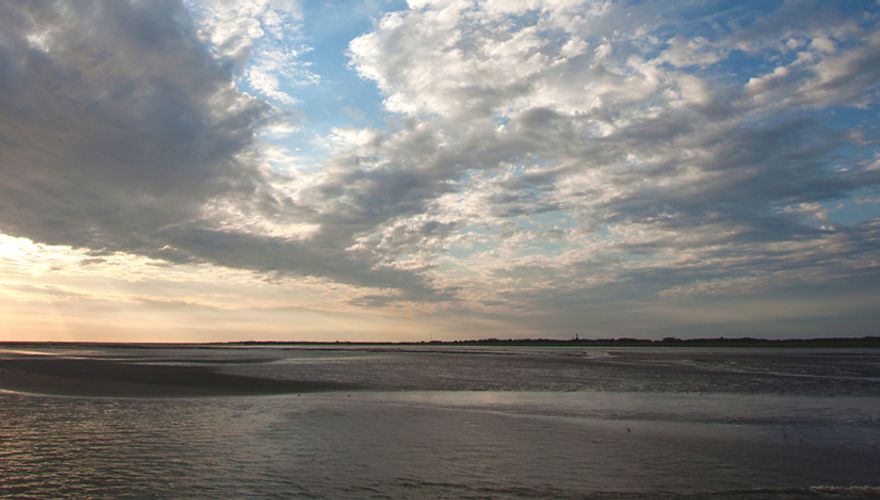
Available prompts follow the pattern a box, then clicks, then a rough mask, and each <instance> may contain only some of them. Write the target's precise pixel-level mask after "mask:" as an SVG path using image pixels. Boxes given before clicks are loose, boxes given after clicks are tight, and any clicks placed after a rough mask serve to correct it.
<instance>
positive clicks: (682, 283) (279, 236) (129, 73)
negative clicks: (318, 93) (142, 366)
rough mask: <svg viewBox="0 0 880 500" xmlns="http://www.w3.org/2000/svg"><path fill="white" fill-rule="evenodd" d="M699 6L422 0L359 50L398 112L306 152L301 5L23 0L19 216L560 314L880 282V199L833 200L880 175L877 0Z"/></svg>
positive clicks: (0, 151) (10, 125)
mask: <svg viewBox="0 0 880 500" xmlns="http://www.w3.org/2000/svg"><path fill="white" fill-rule="evenodd" d="M762 5H763V4H762ZM698 7H699V8H695V6H694V5H687V4H682V5H679V4H645V3H640V2H588V1H578V0H558V1H550V0H547V1H539V0H526V1H516V2H511V1H508V2H495V1H490V2H470V1H455V2H430V1H419V2H410V3H409V4H408V6H407V8H405V9H402V10H400V11H396V12H390V13H387V14H385V15H384V16H383V17H382V18H381V19H378V20H377V21H376V23H375V24H374V25H373V27H372V29H371V31H370V32H368V33H365V34H363V35H361V36H359V37H357V38H355V39H354V40H352V41H351V43H350V44H349V46H348V52H347V56H348V60H349V68H350V69H351V70H352V71H354V72H356V73H357V74H358V75H359V76H360V77H361V78H362V79H364V80H365V81H367V82H369V83H371V84H374V85H375V86H376V87H377V88H378V89H379V91H380V92H381V94H382V99H383V103H384V106H385V110H386V111H387V116H386V121H385V124H384V126H378V125H376V124H373V125H372V126H370V127H352V126H349V125H347V124H344V123H333V124H332V125H331V126H330V127H327V130H329V132H328V133H322V135H320V136H319V137H318V139H317V140H316V142H317V143H319V144H320V145H322V146H324V149H326V150H327V152H328V153H327V154H328V156H327V158H326V159H325V160H324V161H322V162H320V163H318V164H313V165H303V164H301V163H300V161H301V160H300V159H298V158H297V157H295V156H294V155H293V154H291V153H290V152H289V151H290V150H289V149H286V147H287V146H290V143H285V144H283V145H282V144H280V142H279V140H278V137H277V136H279V135H281V136H283V135H284V134H283V131H284V130H294V128H292V125H291V126H288V127H286V128H285V127H281V126H279V123H282V124H283V120H282V121H281V122H279V119H278V117H279V115H278V113H279V110H281V111H282V112H283V113H288V114H289V115H290V116H293V117H296V119H297V123H296V124H295V126H296V127H301V128H308V125H309V124H308V122H307V118H304V117H302V116H300V115H299V114H297V112H296V110H295V109H294V108H295V106H296V105H297V102H298V100H297V98H296V92H295V89H296V88H297V86H301V85H320V84H321V82H322V81H323V80H322V78H321V77H320V76H319V75H317V74H315V73H313V72H312V67H311V66H309V64H308V58H309V57H311V56H310V55H309V54H310V52H309V50H310V46H309V43H308V40H304V39H303V38H302V35H301V33H300V31H301V26H302V25H303V23H306V22H308V21H309V20H308V19H307V18H306V17H305V16H304V15H303V13H302V9H301V7H300V5H299V3H298V2H284V3H277V2H270V1H264V0H259V1H257V0H254V1H250V2H244V3H241V2H213V3H204V4H201V3H200V4H193V5H190V10H192V11H194V14H193V15H192V16H191V14H190V10H187V9H186V8H185V7H184V6H183V5H181V4H179V3H177V2H172V1H170V0H168V1H164V2H150V3H143V2H132V3H128V2H98V1H94V2H83V3H77V4H75V5H73V6H69V5H68V6H63V5H61V6H59V5H57V4H50V3H42V2H21V3H9V4H4V5H3V6H2V7H0V65H2V67H3V68H5V70H4V72H3V73H2V74H0V91H2V92H0V145H2V148H0V169H2V173H3V175H4V179H9V180H8V181H6V180H4V182H3V184H2V185H0V230H3V231H4V232H6V233H9V234H14V235H19V236H26V237H28V238H31V239H34V240H36V241H41V242H48V243H55V244H64V245H72V246H75V247H81V248H86V249H89V250H90V251H91V252H92V253H93V254H95V256H101V255H103V254H108V253H112V252H115V251H121V252H128V253H133V254H138V255H144V256H148V257H152V258H157V259H164V260H166V261H168V262H175V263H181V262H209V263H213V264H217V265H222V266H228V267H231V268H240V269H248V270H253V271H257V272H259V273H263V274H265V275H266V276H273V275H275V274H281V275H285V276H287V275H296V276H302V275H306V276H318V277H321V278H323V279H326V280H329V281H335V282H339V283H346V284H351V285H355V286H360V287H367V288H371V289H373V291H374V292H375V294H372V292H370V294H369V295H364V294H361V295H359V296H358V300H359V301H360V303H361V304H364V305H376V304H380V303H381V304H384V305H387V303H388V302H393V301H409V302H419V301H422V302H433V303H435V304H439V305H437V307H448V308H452V309H456V310H458V311H460V312H461V311H465V312H469V313H473V314H487V315H495V314H497V315H507V316H506V317H519V316H517V315H518V314H519V313H518V312H517V311H520V312H521V311H529V312H536V311H537V312H539V313H540V315H541V317H542V318H544V319H545V320H546V321H547V322H548V323H547V328H551V329H552V328H553V325H557V326H558V327H559V331H562V329H564V328H570V327H571V325H572V324H574V322H575V320H576V319H583V318H584V315H585V314H586V312H585V311H586V310H589V311H593V312H597V309H596V308H598V307H602V308H605V311H604V312H602V314H608V315H610V314H611V313H610V311H612V310H617V311H618V312H619V313H621V314H624V313H625V310H626V307H629V306H632V305H633V304H635V303H638V302H639V301H648V302H650V301H661V302H662V301H668V300H682V298H684V297H691V298H694V297H696V298H700V297H704V296H705V297H708V296H721V295H725V294H727V295H736V294H737V293H741V291H743V290H755V291H757V292H755V293H759V292H760V293H766V294H772V293H775V292H774V290H781V291H780V292H779V293H788V292H785V290H790V289H791V288H792V287H797V286H798V285H799V284H802V285H803V286H806V287H818V286H820V285H821V284H823V283H825V284H827V283H848V282H850V283H855V282H858V285H857V287H856V288H858V287H867V285H865V284H864V282H862V281H859V280H858V279H859V278H860V277H864V276H874V275H875V274H876V267H877V266H876V262H877V259H878V247H880V246H878V242H880V234H878V232H877V222H876V220H873V219H870V218H867V219H864V220H859V221H857V222H855V223H851V224H849V225H845V224H841V223H839V222H836V221H835V215H834V210H832V209H831V208H830V205H831V204H832V203H838V202H841V201H847V200H851V199H872V198H871V197H872V196H875V195H876V192H877V190H878V189H880V170H878V169H877V168H876V161H877V158H878V154H880V153H878V152H877V144H878V139H880V137H878V135H877V130H876V127H874V126H873V125H871V117H872V116H873V115H872V114H871V113H874V112H875V111H876V108H877V106H878V97H880V95H878V83H880V73H878V72H877V70H876V69H875V68H877V67H880V64H876V63H877V62H878V61H877V58H878V54H880V38H878V36H877V32H878V31H877V23H878V19H880V16H878V13H877V12H876V8H875V7H873V6H866V7H864V9H862V8H861V7H858V8H848V9H838V8H837V7H836V6H834V5H831V4H827V3H814V4H810V3H804V2H784V3H782V4H780V5H778V6H771V7H767V6H762V7H761V8H758V7H759V6H757V5H746V6H739V7H735V8H732V9H729V10H723V9H720V8H716V7H717V6H713V5H708V6H706V5H703V4H702V3H700V5H699V6H698ZM860 9H861V10H864V11H865V12H862V11H861V10H860ZM86 27H89V29H85V28H86ZM243 89H244V90H243ZM245 90H246V91H245ZM866 124H867V125H866ZM261 128H262V135H260V134H259V133H258V131H259V130H260V129H261ZM301 128H296V130H301ZM273 130H274V131H275V132H279V131H281V132H279V133H277V134H275V135H273V133H274V132H273ZM259 137H264V138H265V137H269V138H270V139H271V141H263V140H260V139H259ZM853 286H856V285H853ZM695 300H696V299H695ZM584 304H594V306H593V307H592V308H583V307H582V306H583V305H584ZM642 305H644V304H642ZM413 307H417V306H413ZM462 314H464V313H462ZM499 317H500V316H493V318H495V319H497V318H499ZM609 317H610V316H609ZM554 318H556V319H554Z"/></svg>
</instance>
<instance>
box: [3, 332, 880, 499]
mask: <svg viewBox="0 0 880 500" xmlns="http://www.w3.org/2000/svg"><path fill="white" fill-rule="evenodd" d="M28 350H29V352H28V353H27V354H33V352H30V351H34V352H36V351H39V354H43V355H51V356H60V357H76V358H90V357H92V358H95V359H104V360H114V361H115V362H121V363H131V364H151V365H158V366H163V365H169V366H170V365H187V364H193V365H198V366H209V367H211V368H213V369H216V370H218V371H221V372H225V373H230V374H237V375H247V376H253V377H262V378H273V379H282V380H300V381H321V382H333V383H339V384H344V385H341V386H340V387H343V386H344V387H346V388H345V389H342V390H327V391H318V392H304V393H298V394H294V393H290V394H273V395H259V396H200V397H150V398H145V397H96V396H90V397H84V396H65V395H41V394H29V393H22V392H14V391H0V497H15V498H29V497H34V498H45V497H92V498H118V497H131V496H133V497H162V498H165V497H210V498H218V497H221V498H229V497H236V498H238V497H247V498H274V497H284V498H289V497H301V498H536V497H538V498H610V499H628V498H774V499H776V498H863V497H877V496H880V350H878V349H859V348H835V349H814V348H807V349H789V348H717V349H709V348H686V347H670V348H664V347H641V348H639V347H635V348H623V347H620V348H601V347H595V348H584V347H558V348H551V347H486V346H431V345H426V346H424V347H420V346H396V347H395V346H344V345H342V346H339V347H335V346H313V347H311V348H304V347H301V346H300V347H293V346H250V347H235V348H233V347H207V346H199V347H155V346H153V347H151V348H141V347H139V348H135V347H124V346H115V347H109V346H98V347H95V346H83V347H71V346H62V347H32V348H28ZM0 355H3V356H19V355H22V354H21V353H20V352H18V353H16V352H11V351H10V352H7V353H6V354H2V353H0Z"/></svg>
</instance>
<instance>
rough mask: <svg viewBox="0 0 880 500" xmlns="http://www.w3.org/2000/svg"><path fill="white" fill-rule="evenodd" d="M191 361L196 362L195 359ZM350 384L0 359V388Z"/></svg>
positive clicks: (159, 392) (260, 388) (183, 368)
mask: <svg viewBox="0 0 880 500" xmlns="http://www.w3.org/2000/svg"><path fill="white" fill-rule="evenodd" d="M175 361H176V362H178V363H185V362H186V360H175ZM242 361H243V362H252V360H242ZM193 362H194V363H198V362H199V360H193ZM352 388H354V387H353V386H351V385H342V384H335V383H332V382H311V381H296V380H278V379H271V378H260V377H251V376H243V375H232V374H227V373H222V372H220V371H218V368H217V367H214V366H188V365H169V364H146V363H138V362H127V361H118V360H101V359H77V358H65V357H55V356H20V357H19V356H16V357H11V358H5V359H0V389H5V390H12V391H18V392H29V393H39V394H53V395H70V396H113V397H163V396H164V397H179V396H222V395H249V394H254V395H258V394H289V393H300V392H313V391H328V390H345V389H352Z"/></svg>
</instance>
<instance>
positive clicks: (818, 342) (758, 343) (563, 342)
mask: <svg viewBox="0 0 880 500" xmlns="http://www.w3.org/2000/svg"><path fill="white" fill-rule="evenodd" d="M298 344H301V345H404V346H418V345H440V346H454V345H480V346H533V347H880V337H878V336H869V337H839V338H833V337H828V338H824V337H823V338H810V339H759V338H752V337H737V338H725V337H716V338H694V339H680V338H676V337H665V338H662V339H658V340H652V339H636V338H626V337H622V338H607V339H583V338H578V337H575V338H570V339H545V338H534V339H530V338H529V339H499V338H486V339H474V340H431V341H421V342H347V341H338V342H283V341H242V342H225V343H220V344H217V345H298Z"/></svg>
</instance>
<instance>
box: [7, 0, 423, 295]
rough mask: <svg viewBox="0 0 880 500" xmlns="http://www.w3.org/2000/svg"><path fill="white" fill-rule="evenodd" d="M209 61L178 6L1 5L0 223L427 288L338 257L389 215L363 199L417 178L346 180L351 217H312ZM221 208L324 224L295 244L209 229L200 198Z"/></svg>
mask: <svg viewBox="0 0 880 500" xmlns="http://www.w3.org/2000/svg"><path fill="white" fill-rule="evenodd" d="M223 61H225V60H218V59H215V58H214V57H213V56H212V54H211V51H210V50H209V49H208V47H206V46H205V45H204V44H203V43H202V42H201V41H200V40H199V39H198V38H197V36H196V28H195V26H194V25H193V22H192V20H191V18H190V15H189V12H188V11H187V10H186V9H185V8H184V6H183V5H182V4H181V2H179V1H175V0H159V1H149V2H146V1H98V0H94V1H89V0H83V1H81V2H52V1H41V0H37V1H11V2H4V3H3V4H2V5H0V68H2V72H0V146H2V147H0V175H2V176H3V179H4V180H3V182H2V183H0V230H2V231H3V232H5V233H7V234H11V235H16V236H25V237H28V238H31V239H33V240H36V241H40V242H45V243H51V244H62V245H71V246H74V247H80V248H86V249H89V250H91V251H92V252H93V253H95V254H96V255H97V254H101V253H112V252H116V251H122V252H131V253H135V254H140V255H146V256H149V257H154V258H160V259H165V260H169V261H171V262H188V261H207V262H211V263H214V264H221V265H226V266H231V267H236V268H244V269H252V270H255V271H259V272H274V273H292V274H299V275H311V276H319V277H325V278H329V279H331V280H335V281H339V282H344V283H353V284H357V285H366V286H372V287H379V288H390V289H399V290H405V291H407V292H410V293H412V294H414V295H419V296H420V297H422V298H426V297H428V296H429V295H430V292H431V289H430V287H429V286H428V285H427V284H426V283H425V281H424V280H423V279H421V278H419V277H418V276H414V275H412V274H411V273H407V272H405V271H401V270H395V269H381V268H376V267H375V262H372V261H359V260H357V259H353V258H351V257H350V256H348V255H346V254H345V252H344V248H345V247H346V246H348V245H349V244H350V243H351V241H350V240H351V235H352V230H349V229H347V228H346V224H348V222H346V219H352V220H353V223H357V222H358V220H361V219H364V218H369V217H370V214H371V213H373V212H376V211H377V210H397V209H396V208H395V207H390V208H387V209H383V208H382V207H381V206H378V207H376V208H371V207H370V206H369V205H370V204H377V203H379V204H381V203H397V204H400V203H406V201H405V200H404V201H392V200H393V198H394V197H393V196H387V195H385V194H383V193H387V192H390V191H394V190H398V189H399V190H401V191H402V192H406V191H407V187H406V185H407V184H413V185H415V184H417V183H418V179H416V178H413V177H412V176H406V177H394V176H387V178H371V179H363V180H357V179H351V181H352V182H353V183H355V186H356V189H354V190H351V189H349V191H350V192H351V194H349V195H345V194H344V193H339V196H340V197H343V198H346V200H347V201H344V202H340V203H351V204H352V213H351V214H347V213H346V212H345V211H344V210H342V209H340V210H338V211H336V212H334V213H332V214H327V215H324V216H322V217H320V218H317V213H316V211H315V210H313V209H310V208H309V207H304V206H300V205H298V204H297V203H296V202H294V201H293V200H291V199H290V198H289V196H286V195H284V194H283V193H282V191H279V189H278V188H277V185H278V184H279V183H284V182H289V179H284V178H281V177H279V176H278V175H276V174H272V173H271V172H269V171H267V170H264V169H261V168H259V167H258V166H257V165H256V162H255V161H254V158H255V156H254V154H253V150H254V149H255V148H256V144H255V140H254V131H255V130H256V129H257V128H258V127H259V126H261V125H262V124H264V123H265V122H266V120H267V119H268V118H269V117H270V112H271V110H270V109H269V107H268V106H267V105H266V104H264V103H262V102H260V101H258V100H256V99H254V98H252V97H250V96H248V95H247V94H244V93H242V92H240V91H239V90H238V89H237V88H236V87H235V86H234V85H233V75H232V74H231V73H230V71H231V69H230V67H229V66H228V65H227V64H226V63H225V62H223ZM348 181H349V179H341V180H340V182H348ZM359 182H360V183H362V184H363V185H362V184H358V183H359ZM395 183H396V184H395ZM336 195H337V193H335V192H334V190H333V188H329V187H325V188H323V191H322V192H321V196H322V197H327V198H333V197H334V196H336ZM218 200H220V201H222V202H223V203H219V204H218V203H215V202H217V201H218ZM212 203H213V204H212ZM224 203H225V204H226V205H230V204H231V205H232V206H235V207H237V208H240V209H243V210H248V211H250V212H251V213H252V215H253V216H255V217H259V218H266V219H273V220H276V221H277V222H278V224H279V225H281V226H284V225H287V224H296V223H301V222H308V223H314V224H324V225H325V226H327V227H324V228H323V229H322V231H321V232H320V233H319V234H318V236H316V237H315V239H314V240H312V241H309V242H301V241H300V242H296V241H290V240H289V239H285V238H281V237H272V236H267V235H263V234H259V233H253V232H248V231H232V230H221V229H220V226H222V225H223V224H222V223H223V219H224V217H226V215H227V214H224V213H222V212H219V213H206V207H215V206H220V207H223V206H226V205H224ZM378 220H382V219H381V218H380V219H378Z"/></svg>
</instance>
